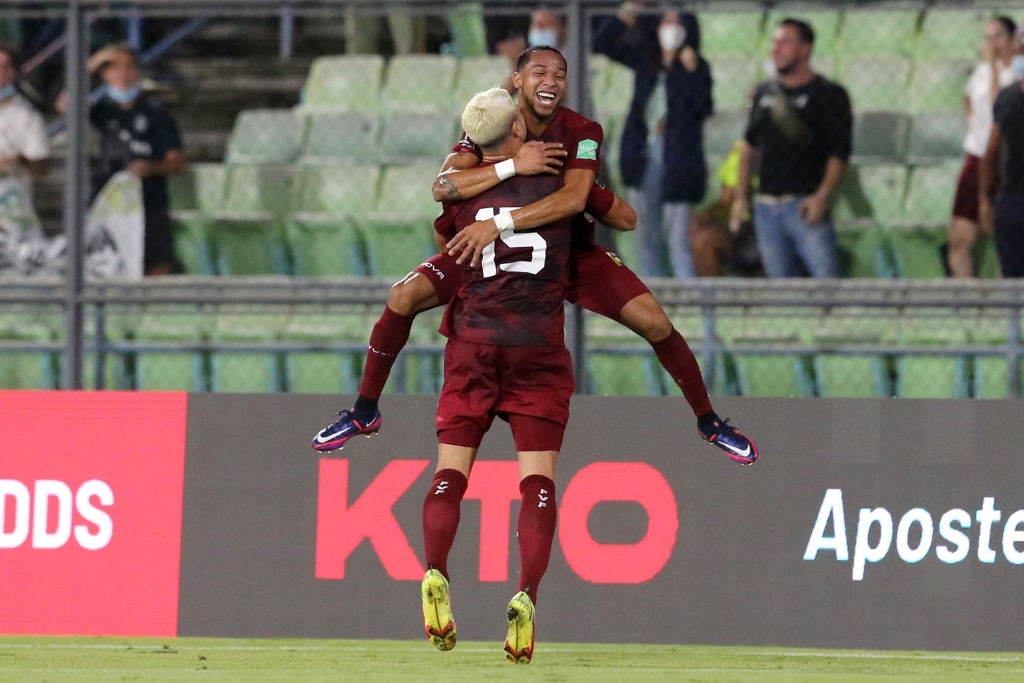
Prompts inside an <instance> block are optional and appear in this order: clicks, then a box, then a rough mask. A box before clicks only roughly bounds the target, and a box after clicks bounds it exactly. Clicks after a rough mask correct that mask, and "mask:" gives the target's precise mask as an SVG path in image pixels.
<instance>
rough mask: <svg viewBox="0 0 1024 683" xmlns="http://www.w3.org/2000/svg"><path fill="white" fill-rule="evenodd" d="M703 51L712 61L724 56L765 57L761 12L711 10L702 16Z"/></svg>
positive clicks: (700, 18) (702, 13)
mask: <svg viewBox="0 0 1024 683" xmlns="http://www.w3.org/2000/svg"><path fill="white" fill-rule="evenodd" d="M699 20H700V36H701V52H702V53H703V54H704V56H705V57H707V59H708V60H709V61H711V62H715V61H717V60H718V59H719V58H721V57H736V56H744V57H761V56H762V54H761V34H762V30H763V23H764V16H763V15H762V14H761V12H755V11H752V10H750V9H747V10H746V11H713V10H711V11H707V12H701V13H700V17H699Z"/></svg>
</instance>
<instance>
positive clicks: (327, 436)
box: [313, 410, 383, 451]
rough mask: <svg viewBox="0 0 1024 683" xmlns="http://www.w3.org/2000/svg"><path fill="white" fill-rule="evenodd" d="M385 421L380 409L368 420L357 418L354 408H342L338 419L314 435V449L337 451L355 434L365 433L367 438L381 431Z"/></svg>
mask: <svg viewBox="0 0 1024 683" xmlns="http://www.w3.org/2000/svg"><path fill="white" fill-rule="evenodd" d="M381 422H383V419H382V418H381V414H380V411H379V410H375V411H374V413H373V419H371V420H368V421H366V422H362V421H360V420H357V419H356V417H355V413H354V412H353V411H352V410H342V411H341V412H340V413H338V419H337V420H336V421H335V422H332V423H331V424H330V425H328V426H326V427H324V428H323V429H321V430H320V431H319V432H318V433H317V435H316V436H314V437H313V449H314V450H317V451H336V450H338V449H339V448H344V447H345V443H346V442H347V441H348V440H349V439H351V438H352V437H353V436H359V435H360V434H365V435H366V437H367V438H369V437H370V436H372V435H374V434H376V433H377V432H379V431H380V425H381Z"/></svg>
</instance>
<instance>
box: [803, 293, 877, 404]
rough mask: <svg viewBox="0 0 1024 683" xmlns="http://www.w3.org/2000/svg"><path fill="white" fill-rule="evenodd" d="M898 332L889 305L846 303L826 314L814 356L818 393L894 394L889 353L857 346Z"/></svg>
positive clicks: (816, 337)
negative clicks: (888, 309)
mask: <svg viewBox="0 0 1024 683" xmlns="http://www.w3.org/2000/svg"><path fill="white" fill-rule="evenodd" d="M896 335H897V320H896V317H895V316H894V315H893V314H892V313H889V312H887V311H886V310H885V309H878V310H875V309H868V308H857V307H848V308H846V307H844V308H843V309H842V310H833V311H829V312H828V313H826V314H824V315H822V317H821V319H820V320H819V323H818V326H817V328H816V329H815V331H814V337H813V339H814V343H815V345H817V346H818V348H819V349H820V350H819V352H818V353H816V354H815V356H814V377H815V382H816V387H817V394H818V395H819V396H823V397H828V398H872V397H887V396H892V395H893V385H892V377H891V374H892V373H891V369H890V367H889V358H888V356H886V355H885V354H881V353H871V352H865V353H858V352H857V350H856V347H857V346H869V345H871V346H879V345H883V344H888V343H891V342H893V341H895V338H896ZM851 347H853V348H852V349H851ZM840 349H842V351H840Z"/></svg>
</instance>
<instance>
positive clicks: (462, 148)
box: [432, 138, 566, 202]
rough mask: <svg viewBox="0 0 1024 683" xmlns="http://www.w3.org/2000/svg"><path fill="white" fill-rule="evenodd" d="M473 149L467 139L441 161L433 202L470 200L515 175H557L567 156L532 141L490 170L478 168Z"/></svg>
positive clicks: (556, 147)
mask: <svg viewBox="0 0 1024 683" xmlns="http://www.w3.org/2000/svg"><path fill="white" fill-rule="evenodd" d="M474 147H475V145H473V143H472V142H471V141H469V139H468V138H464V139H463V140H462V141H460V142H459V144H458V145H456V148H455V150H453V151H452V153H451V154H449V155H448V157H447V158H446V159H445V160H444V164H443V165H442V167H441V172H440V173H439V174H438V176H437V180H435V181H434V186H433V188H432V189H433V192H434V201H438V202H457V201H461V200H463V199H469V198H471V197H475V196H477V195H478V194H480V193H481V192H484V191H485V190H489V189H491V188H492V187H494V186H495V185H497V184H498V183H500V182H501V181H502V180H505V179H507V178H511V177H512V176H516V175H539V174H542V173H549V174H555V173H558V172H559V170H561V168H562V159H563V158H564V157H565V155H566V152H565V149H564V148H563V147H562V144H561V143H560V142H542V141H540V140H532V141H530V142H527V143H524V144H523V146H522V147H521V148H520V149H519V152H518V153H517V154H516V155H515V157H513V158H512V159H508V160H506V161H502V162H501V163H499V164H494V165H493V166H479V164H480V157H479V155H478V153H477V152H474V151H473V148H474ZM478 166H479V167H478Z"/></svg>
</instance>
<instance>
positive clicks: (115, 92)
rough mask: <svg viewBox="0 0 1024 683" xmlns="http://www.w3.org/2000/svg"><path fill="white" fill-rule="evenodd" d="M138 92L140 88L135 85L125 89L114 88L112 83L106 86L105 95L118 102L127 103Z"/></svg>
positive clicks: (136, 95) (137, 94)
mask: <svg viewBox="0 0 1024 683" xmlns="http://www.w3.org/2000/svg"><path fill="white" fill-rule="evenodd" d="M139 92H141V89H140V88H139V86H137V85H133V86H132V87H130V88H128V89H127V90H121V89H120V88H115V87H114V86H112V85H108V86H107V97H109V98H110V99H112V100H114V101H115V102H118V103H120V104H127V103H128V102H131V101H133V100H134V99H135V98H136V97H138V96H139Z"/></svg>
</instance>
